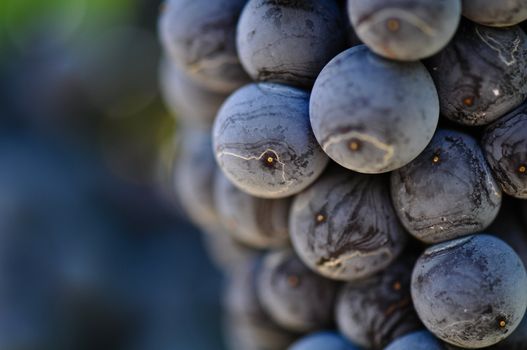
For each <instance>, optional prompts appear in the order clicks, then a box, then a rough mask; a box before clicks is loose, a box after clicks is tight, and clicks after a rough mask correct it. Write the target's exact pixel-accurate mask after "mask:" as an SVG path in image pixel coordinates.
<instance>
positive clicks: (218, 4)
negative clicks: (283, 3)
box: [159, 0, 250, 93]
mask: <svg viewBox="0 0 527 350" xmlns="http://www.w3.org/2000/svg"><path fill="white" fill-rule="evenodd" d="M245 3H246V0H214V1H209V0H167V1H166V2H165V6H164V9H163V12H162V13H161V16H160V17H159V36H160V39H161V43H162V45H163V48H164V49H165V51H166V52H167V53H168V54H169V56H170V57H171V59H172V60H173V62H174V63H175V64H176V65H177V66H178V67H179V68H180V69H182V70H183V71H184V72H185V73H186V74H187V75H188V76H189V77H190V78H192V79H193V80H195V81H197V82H199V83H200V84H201V85H203V86H204V87H206V88H208V89H210V90H214V91H217V92H221V93H230V92H232V91H234V90H236V89H237V88H239V87H240V86H242V85H244V84H246V83H248V82H249V80H250V79H249V76H247V74H246V73H245V71H244V70H243V67H242V66H241V64H240V61H239V59H238V55H237V53H236V25H237V23H238V18H239V16H240V13H241V11H242V9H243V6H244V5H245Z"/></svg>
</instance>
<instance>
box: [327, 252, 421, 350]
mask: <svg viewBox="0 0 527 350" xmlns="http://www.w3.org/2000/svg"><path fill="white" fill-rule="evenodd" d="M413 261H414V260H413V259H405V260H400V261H398V262H396V263H394V264H392V265H391V266H389V267H388V268H387V269H385V270H384V271H382V272H380V273H378V274H377V275H375V276H373V277H369V278H367V279H363V280H359V281H354V282H349V283H347V284H346V285H345V286H344V288H343V289H342V290H341V291H340V295H339V297H338V301H337V307H336V319H337V325H338V328H339V330H340V331H341V332H342V334H343V335H344V336H346V337H347V338H348V339H349V340H351V341H352V342H353V343H355V344H357V345H360V346H363V347H365V348H367V349H379V348H382V347H384V346H386V345H387V344H389V343H390V342H392V341H393V340H394V339H397V338H399V337H401V336H403V335H405V334H407V333H410V332H412V331H415V330H418V329H421V328H422V325H421V322H419V319H418V317H417V315H416V313H415V310H414V308H413V306H412V300H411V297H410V275H411V271H412V266H413Z"/></svg>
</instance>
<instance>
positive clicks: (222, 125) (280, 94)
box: [213, 83, 328, 198]
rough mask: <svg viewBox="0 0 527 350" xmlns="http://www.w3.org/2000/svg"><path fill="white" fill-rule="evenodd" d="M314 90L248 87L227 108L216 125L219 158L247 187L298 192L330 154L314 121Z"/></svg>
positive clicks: (255, 191)
mask: <svg viewBox="0 0 527 350" xmlns="http://www.w3.org/2000/svg"><path fill="white" fill-rule="evenodd" d="M308 101H309V94H308V93H307V92H305V91H303V90H300V89H297V88H293V87H289V86H286V85H280V84H273V83H258V84H250V85H247V86H245V87H243V88H241V89H239V90H238V91H236V92H235V93H234V94H233V95H231V96H230V97H229V98H228V99H227V101H226V102H225V103H224V105H223V106H222V107H221V109H220V111H219V113H218V116H217V118H216V121H215V123H214V128H213V143H214V152H215V155H216V160H217V161H218V164H219V166H220V168H221V169H222V170H223V172H224V174H225V175H226V176H227V178H228V179H229V180H231V181H232V182H233V183H234V184H235V185H236V186H237V187H238V188H240V189H241V190H243V191H245V192H247V193H249V194H251V195H253V196H256V197H263V198H281V197H287V196H290V195H293V194H296V193H298V192H300V191H302V190H303V189H304V188H306V187H307V186H309V185H310V184H311V183H313V182H314V181H315V180H316V179H317V178H318V176H319V175H320V174H321V173H322V172H323V170H324V168H325V167H326V165H327V163H328V158H327V156H326V155H325V154H324V152H323V151H322V150H321V149H320V146H319V145H318V143H317V141H316V139H315V136H314V135H313V131H312V130H311V126H310V124H309V114H308V113H309V112H308V103H309V102H308Z"/></svg>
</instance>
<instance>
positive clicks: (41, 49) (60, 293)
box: [0, 0, 223, 350]
mask: <svg viewBox="0 0 527 350" xmlns="http://www.w3.org/2000/svg"><path fill="white" fill-rule="evenodd" d="M158 7H159V1H156V0H152V1H150V0H134V1H133V0H111V1H108V0H47V1H41V0H1V1H0V310H2V311H1V312H0V349H1V350H11V349H12V350H18V349H24V350H40V349H46V350H47V349H49V350H61V349H64V350H72V349H75V350H82V349H101V350H105V349H109V350H120V349H123V350H169V349H170V350H177V349H193V350H201V349H203V350H206V349H211V350H212V349H214V350H217V349H222V348H223V346H222V345H221V332H220V321H219V320H220V307H219V304H220V287H221V286H220V285H221V278H220V275H219V272H218V271H216V270H215V269H214V267H213V266H212V264H211V263H210V261H209V260H208V258H207V256H206V254H205V252H204V249H203V248H202V245H201V242H200V234H199V232H198V231H197V229H195V228H194V227H192V226H191V225H190V224H189V223H188V222H186V221H185V219H184V218H183V217H182V216H181V215H180V214H179V213H178V210H177V207H176V206H175V205H174V204H173V202H172V199H171V198H172V196H171V193H170V186H169V178H170V177H169V170H170V166H171V160H172V143H173V142H172V138H171V135H172V134H173V131H174V125H173V123H172V119H171V118H170V117H168V116H167V114H166V112H165V110H164V108H163V106H162V104H161V102H160V100H159V96H158V92H157V64H158V59H159V45H158V41H157V37H156V29H155V28H156V19H157V15H158Z"/></svg>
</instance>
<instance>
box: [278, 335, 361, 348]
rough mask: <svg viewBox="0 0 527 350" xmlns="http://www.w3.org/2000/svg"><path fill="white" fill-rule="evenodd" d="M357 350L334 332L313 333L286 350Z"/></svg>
mask: <svg viewBox="0 0 527 350" xmlns="http://www.w3.org/2000/svg"><path fill="white" fill-rule="evenodd" d="M322 349H323V350H359V348H357V347H356V346H354V345H353V344H351V343H349V342H348V341H347V340H346V339H344V338H343V337H342V335H340V334H338V333H336V332H329V331H323V332H318V333H313V334H310V335H307V336H305V337H304V338H302V339H300V340H298V341H297V342H296V343H294V344H293V345H291V346H290V347H289V348H288V350H322Z"/></svg>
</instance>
